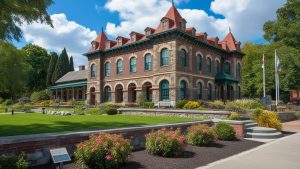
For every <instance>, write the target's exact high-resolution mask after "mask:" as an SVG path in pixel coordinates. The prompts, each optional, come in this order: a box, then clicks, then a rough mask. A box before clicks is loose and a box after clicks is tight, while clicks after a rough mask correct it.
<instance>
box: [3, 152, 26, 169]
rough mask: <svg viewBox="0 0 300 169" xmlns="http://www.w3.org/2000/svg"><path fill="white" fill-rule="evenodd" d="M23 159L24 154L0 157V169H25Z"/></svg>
mask: <svg viewBox="0 0 300 169" xmlns="http://www.w3.org/2000/svg"><path fill="white" fill-rule="evenodd" d="M24 158H25V156H24V154H20V155H17V156H12V157H2V156H0V169H27V168H28V163H27V162H26V161H25V159H24Z"/></svg>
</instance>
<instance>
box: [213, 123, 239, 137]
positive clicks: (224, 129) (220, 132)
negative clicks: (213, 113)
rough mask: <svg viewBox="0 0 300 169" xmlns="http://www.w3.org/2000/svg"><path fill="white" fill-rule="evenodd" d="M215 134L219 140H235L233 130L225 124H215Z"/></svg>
mask: <svg viewBox="0 0 300 169" xmlns="http://www.w3.org/2000/svg"><path fill="white" fill-rule="evenodd" d="M215 132H216V134H217V136H218V138H219V139H220V140H234V139H235V130H234V128H233V127H232V126H231V125H230V124H228V123H226V122H219V123H217V125H216V127H215Z"/></svg>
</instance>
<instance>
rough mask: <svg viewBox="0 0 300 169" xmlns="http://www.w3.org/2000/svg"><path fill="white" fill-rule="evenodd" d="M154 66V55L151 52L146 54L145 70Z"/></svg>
mask: <svg viewBox="0 0 300 169" xmlns="http://www.w3.org/2000/svg"><path fill="white" fill-rule="evenodd" d="M151 67H152V57H151V54H150V53H148V54H146V55H145V70H151Z"/></svg>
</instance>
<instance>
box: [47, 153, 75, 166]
mask: <svg viewBox="0 0 300 169" xmlns="http://www.w3.org/2000/svg"><path fill="white" fill-rule="evenodd" d="M50 154H51V157H52V160H53V163H54V164H59V169H63V162H67V161H71V158H70V156H69V153H68V151H67V149H66V148H57V149H51V150H50Z"/></svg>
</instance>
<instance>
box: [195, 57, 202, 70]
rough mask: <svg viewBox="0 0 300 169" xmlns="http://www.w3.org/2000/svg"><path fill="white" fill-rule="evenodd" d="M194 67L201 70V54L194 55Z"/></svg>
mask: <svg viewBox="0 0 300 169" xmlns="http://www.w3.org/2000/svg"><path fill="white" fill-rule="evenodd" d="M196 68H197V71H201V70H202V56H201V55H197V56H196Z"/></svg>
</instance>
